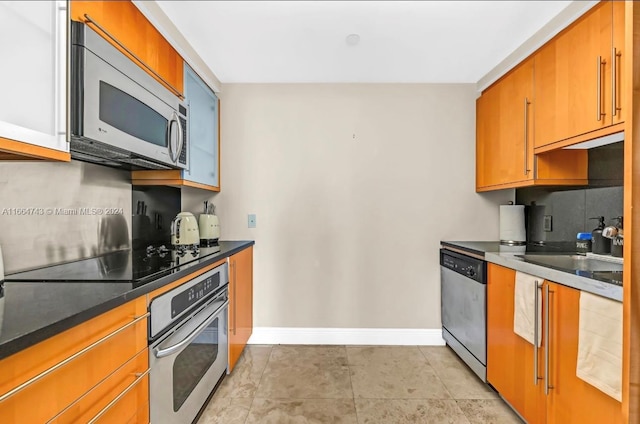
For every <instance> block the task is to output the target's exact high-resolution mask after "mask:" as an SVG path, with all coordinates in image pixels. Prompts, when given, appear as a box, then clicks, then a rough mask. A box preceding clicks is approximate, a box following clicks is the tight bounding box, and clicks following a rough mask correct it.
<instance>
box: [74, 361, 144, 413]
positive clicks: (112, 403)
mask: <svg viewBox="0 0 640 424" xmlns="http://www.w3.org/2000/svg"><path fill="white" fill-rule="evenodd" d="M149 371H151V368H149V369H147V370H146V371H145V372H143V373H142V374H138V373H136V377H138V378H136V379H135V380H134V381H133V383H131V384H129V385H128V386H127V388H126V389H124V390H123V391H122V392H121V393H120V394H119V395H118V396H116V397H115V398H114V399H113V400H112V401H111V402H109V403H108V404H107V406H105V407H104V408H102V410H101V411H100V412H98V413H97V414H96V416H95V417H93V418H91V419H90V420H89V421H88V423H87V424H93V423H95V422H96V421H98V420H99V419H100V418H102V416H103V415H104V414H106V413H107V412H108V411H109V409H111V408H112V407H113V405H115V404H116V403H118V401H119V400H120V399H122V398H123V397H124V396H125V395H126V394H127V393H129V392H130V391H131V389H133V388H134V387H135V386H136V384H138V383H139V382H140V381H141V380H142V379H143V378H145V377H146V376H147V375H148V374H149Z"/></svg>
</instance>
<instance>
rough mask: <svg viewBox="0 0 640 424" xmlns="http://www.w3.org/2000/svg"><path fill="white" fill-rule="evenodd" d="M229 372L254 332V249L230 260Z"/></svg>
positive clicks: (249, 249) (238, 254)
mask: <svg viewBox="0 0 640 424" xmlns="http://www.w3.org/2000/svg"><path fill="white" fill-rule="evenodd" d="M229 264H230V272H231V277H230V287H229V371H231V370H233V367H234V366H235V364H236V362H238V359H239V358H240V355H241V354H242V351H243V350H244V347H245V346H246V345H247V341H248V340H249V337H251V333H252V332H253V247H249V248H248V249H245V250H243V251H241V252H239V253H236V254H235V255H233V256H231V258H229Z"/></svg>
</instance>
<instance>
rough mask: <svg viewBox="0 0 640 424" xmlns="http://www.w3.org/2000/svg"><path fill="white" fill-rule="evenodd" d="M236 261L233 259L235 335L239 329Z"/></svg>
mask: <svg viewBox="0 0 640 424" xmlns="http://www.w3.org/2000/svg"><path fill="white" fill-rule="evenodd" d="M236 269H237V265H236V261H235V260H234V261H233V335H234V336H235V335H236V330H237V329H238V295H237V293H238V277H237V275H238V274H237V272H236Z"/></svg>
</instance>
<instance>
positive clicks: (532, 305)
mask: <svg viewBox="0 0 640 424" xmlns="http://www.w3.org/2000/svg"><path fill="white" fill-rule="evenodd" d="M543 281H544V280H543V279H542V278H539V277H534V276H533V275H529V274H525V273H523V272H516V286H515V296H514V298H513V309H514V313H513V331H514V332H515V333H516V334H517V335H519V336H520V337H522V338H523V339H525V340H526V341H528V342H529V343H531V344H533V341H534V335H535V329H534V323H535V310H536V302H535V290H538V295H539V296H542V293H541V288H535V287H536V286H538V287H542V282H543ZM537 343H538V346H540V345H541V343H542V301H541V299H539V301H538V340H537Z"/></svg>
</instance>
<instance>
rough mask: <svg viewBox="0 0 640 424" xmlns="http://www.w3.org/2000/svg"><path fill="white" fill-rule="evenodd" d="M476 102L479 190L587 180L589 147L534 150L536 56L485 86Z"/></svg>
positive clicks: (477, 186)
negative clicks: (492, 83)
mask: <svg viewBox="0 0 640 424" xmlns="http://www.w3.org/2000/svg"><path fill="white" fill-rule="evenodd" d="M476 107H477V109H476V191H489V190H497V189H502V188H515V187H525V186H531V185H583V184H586V183H587V174H588V167H587V162H588V157H587V154H586V151H583V150H557V151H553V152H547V153H544V154H541V155H537V156H536V155H535V154H534V142H535V138H534V136H537V134H534V128H533V127H534V119H533V117H534V116H533V115H534V110H537V108H538V107H539V106H538V105H537V104H536V103H535V101H534V61H533V59H532V58H530V59H527V60H525V61H524V62H522V63H521V64H520V65H518V67H517V68H515V69H514V70H512V71H511V72H510V73H509V74H507V75H506V76H505V77H503V78H502V79H500V80H499V81H498V82H496V83H495V84H494V85H492V86H491V87H489V88H488V89H487V90H485V91H484V92H483V93H482V96H481V97H480V98H479V99H478V100H477V102H476Z"/></svg>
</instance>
